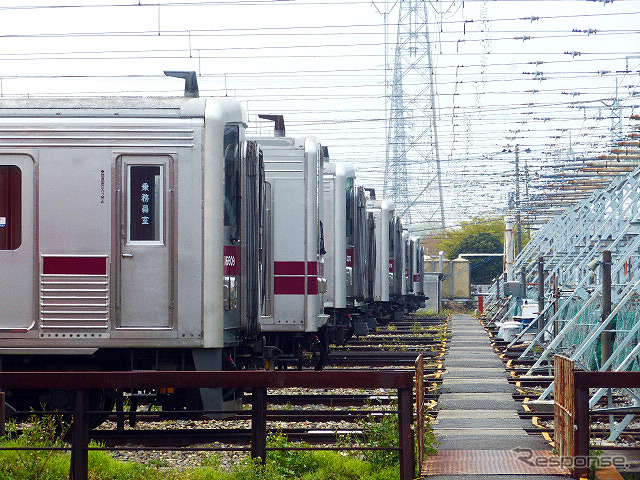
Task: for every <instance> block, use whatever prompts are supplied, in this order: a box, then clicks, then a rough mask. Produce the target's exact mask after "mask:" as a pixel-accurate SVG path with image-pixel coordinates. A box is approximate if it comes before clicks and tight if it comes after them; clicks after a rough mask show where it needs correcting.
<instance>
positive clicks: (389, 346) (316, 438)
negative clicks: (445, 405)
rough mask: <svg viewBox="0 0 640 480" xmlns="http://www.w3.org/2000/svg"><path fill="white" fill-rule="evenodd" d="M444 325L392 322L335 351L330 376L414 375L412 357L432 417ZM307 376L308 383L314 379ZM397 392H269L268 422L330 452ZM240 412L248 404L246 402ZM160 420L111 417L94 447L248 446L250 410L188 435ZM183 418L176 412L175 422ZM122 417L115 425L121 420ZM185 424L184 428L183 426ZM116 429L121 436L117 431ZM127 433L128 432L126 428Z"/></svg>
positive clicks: (194, 424)
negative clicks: (368, 372) (367, 372)
mask: <svg viewBox="0 0 640 480" xmlns="http://www.w3.org/2000/svg"><path fill="white" fill-rule="evenodd" d="M445 325H446V318H445V317H436V318H420V317H417V316H407V318H406V319H405V320H403V321H398V322H389V323H388V324H386V325H383V326H380V327H378V329H377V331H376V332H374V333H372V334H370V335H368V336H366V337H360V338H357V339H354V341H353V342H349V343H348V344H347V345H346V346H342V347H335V349H334V351H333V352H332V353H331V354H330V356H329V366H328V368H339V369H342V368H349V369H378V368H384V369H388V368H393V369H412V370H413V369H414V368H415V361H416V357H417V356H418V355H419V354H422V355H423V356H424V358H425V369H424V376H425V384H426V386H427V391H426V392H425V403H427V404H428V405H429V406H430V407H431V414H432V415H436V414H437V411H436V410H435V405H436V401H437V398H438V391H437V388H436V387H437V385H438V383H439V378H438V377H439V375H440V374H441V373H442V368H443V367H442V362H441V358H442V356H443V348H444V345H445V343H444V340H445V338H446V336H445V335H443V332H444V328H445ZM313 373H314V372H313V371H312V370H310V371H309V375H313ZM396 398H397V392H394V391H389V392H385V391H381V392H373V393H362V392H329V391H322V392H320V393H317V392H315V393H309V392H306V391H304V390H302V389H301V390H299V391H296V392H284V391H283V392H281V391H269V394H268V396H267V404H268V409H267V422H268V429H269V430H270V431H272V432H278V433H284V434H286V435H287V436H288V438H289V439H290V440H292V441H304V442H306V443H309V444H313V445H315V444H323V445H333V444H335V443H336V442H338V441H339V440H340V439H341V438H344V437H345V436H349V437H351V438H357V437H359V436H361V435H362V430H361V429H360V428H358V422H362V421H365V420H366V419H374V418H376V417H380V416H382V415H389V414H394V412H395V410H394V402H395V399H396ZM243 402H244V404H245V405H249V404H251V403H252V396H251V395H250V394H248V393H247V394H245V395H244V398H243ZM162 415H163V414H162V413H159V412H157V413H156V412H150V411H137V412H134V413H133V417H134V419H135V420H134V422H133V425H135V428H132V427H131V425H129V423H128V422H129V418H130V416H131V414H130V412H124V414H120V415H119V416H118V415H116V414H115V413H114V414H112V415H111V417H110V421H111V422H110V423H109V426H110V428H104V427H101V428H100V429H96V430H93V431H92V432H91V434H90V436H91V438H92V439H93V440H96V441H98V442H100V443H101V444H103V445H105V447H106V448H108V449H111V450H118V449H119V448H127V449H129V448H131V449H133V450H134V451H135V450H144V449H145V448H152V449H160V450H162V449H174V448H179V449H188V450H189V449H191V447H193V446H194V445H198V446H199V447H198V448H202V447H200V446H201V445H203V444H213V445H214V447H212V448H214V449H216V448H218V447H217V446H215V445H218V444H224V445H226V446H229V445H234V446H235V445H241V446H242V445H246V444H248V443H249V441H250V439H251V429H250V418H251V412H250V411H249V410H246V411H240V412H236V413H235V414H233V415H231V416H229V417H228V418H225V419H224V420H209V419H206V418H205V417H203V416H199V417H197V418H195V419H192V420H190V421H189V422H190V424H189V426H188V427H184V426H181V423H180V421H176V422H173V423H171V422H170V421H168V420H162V419H161V418H162ZM179 415H180V412H177V414H176V417H177V416H179ZM118 417H119V418H118ZM185 421H186V420H182V422H185ZM117 425H119V428H118V427H117ZM123 425H126V428H123Z"/></svg>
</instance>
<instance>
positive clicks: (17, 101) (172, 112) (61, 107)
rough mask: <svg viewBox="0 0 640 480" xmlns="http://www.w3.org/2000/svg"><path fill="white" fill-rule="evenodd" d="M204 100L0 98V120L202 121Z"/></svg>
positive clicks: (168, 98)
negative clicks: (109, 118)
mask: <svg viewBox="0 0 640 480" xmlns="http://www.w3.org/2000/svg"><path fill="white" fill-rule="evenodd" d="M207 100H214V101H221V102H225V103H230V102H236V101H235V100H232V99H226V98H221V99H214V98H211V99H207V98H188V97H117V96H112V97H55V98H53V97H51V98H49V97H42V98H0V117H40V118H51V117H76V118H83V117H100V118H105V117H116V118H117V117H120V118H132V117H155V118H202V117H204V113H205V106H206V102H207Z"/></svg>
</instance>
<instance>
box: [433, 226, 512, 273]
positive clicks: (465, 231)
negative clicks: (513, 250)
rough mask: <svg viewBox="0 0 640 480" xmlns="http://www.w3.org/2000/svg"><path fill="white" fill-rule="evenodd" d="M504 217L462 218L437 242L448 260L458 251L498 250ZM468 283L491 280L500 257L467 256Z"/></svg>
mask: <svg viewBox="0 0 640 480" xmlns="http://www.w3.org/2000/svg"><path fill="white" fill-rule="evenodd" d="M504 229H505V225H504V219H503V218H501V217H497V218H496V217H493V218H474V219H473V220H471V221H469V222H463V223H462V224H461V225H460V226H459V227H457V228H452V229H448V230H446V231H445V232H444V234H441V236H440V241H439V242H438V243H437V246H438V248H439V249H440V250H442V251H443V252H444V254H445V256H446V257H447V258H448V259H449V260H454V259H456V258H458V255H460V254H461V253H502V251H503V243H502V241H503V238H504ZM468 260H469V263H470V268H471V283H474V284H486V283H491V281H492V280H493V278H495V277H496V276H497V275H498V274H499V273H500V272H502V257H494V258H491V257H478V258H469V259H468Z"/></svg>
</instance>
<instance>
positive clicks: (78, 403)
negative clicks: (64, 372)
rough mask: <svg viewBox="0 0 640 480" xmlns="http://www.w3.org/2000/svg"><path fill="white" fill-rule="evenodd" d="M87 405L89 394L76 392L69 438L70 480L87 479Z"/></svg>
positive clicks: (84, 391)
mask: <svg viewBox="0 0 640 480" xmlns="http://www.w3.org/2000/svg"><path fill="white" fill-rule="evenodd" d="M88 405H89V392H88V391H87V390H76V396H75V402H74V406H73V427H72V437H71V438H72V440H71V480H87V479H88V478H89V450H88V448H89V425H88V422H87V416H88V415H87V408H88Z"/></svg>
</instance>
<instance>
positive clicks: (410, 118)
mask: <svg viewBox="0 0 640 480" xmlns="http://www.w3.org/2000/svg"><path fill="white" fill-rule="evenodd" d="M399 5H400V7H399V21H398V34H397V42H396V50H395V58H394V72H393V85H392V88H391V102H390V104H391V110H390V112H389V123H388V132H387V160H386V164H385V183H384V194H385V196H387V197H390V198H391V199H392V200H393V201H394V203H395V204H396V212H399V213H400V214H401V215H404V216H405V218H407V219H408V220H409V223H420V222H438V223H439V225H440V227H441V228H444V227H445V217H444V198H443V192H442V181H441V171H440V151H439V148H438V129H437V125H436V120H437V116H438V115H437V111H436V104H435V97H436V93H435V83H434V69H433V62H432V58H431V43H430V40H429V28H428V17H427V8H428V7H429V2H428V1H427V0H400V3H399ZM434 180H435V183H436V185H434V186H433V187H431V188H429V189H425V188H423V187H424V186H425V185H433V183H434ZM436 188H437V192H438V195H437V197H436V195H434V193H435V192H434V190H435V189H436ZM409 207H411V209H410V208H409ZM411 211H413V214H414V215H413V218H412V217H411V216H410V212H411ZM416 214H417V215H416ZM416 217H417V218H416Z"/></svg>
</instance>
